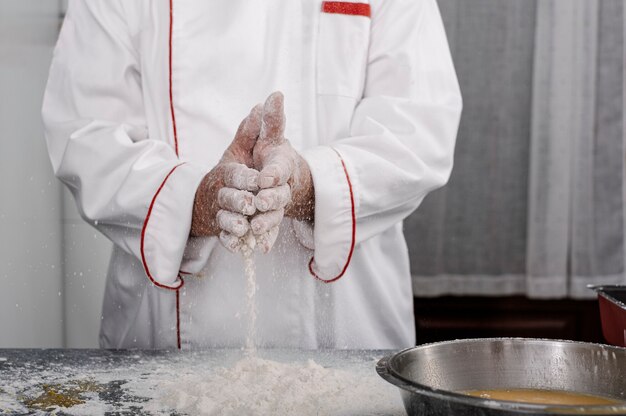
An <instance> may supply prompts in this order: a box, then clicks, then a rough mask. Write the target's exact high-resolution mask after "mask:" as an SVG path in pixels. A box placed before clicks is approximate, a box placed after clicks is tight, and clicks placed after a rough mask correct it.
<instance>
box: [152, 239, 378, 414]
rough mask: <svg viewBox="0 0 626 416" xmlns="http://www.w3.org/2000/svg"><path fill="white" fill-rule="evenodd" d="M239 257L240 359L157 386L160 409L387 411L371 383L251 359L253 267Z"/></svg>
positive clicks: (311, 366) (306, 366) (246, 253)
mask: <svg viewBox="0 0 626 416" xmlns="http://www.w3.org/2000/svg"><path fill="white" fill-rule="evenodd" d="M242 253H243V257H244V266H245V274H246V309H247V315H248V333H247V339H246V354H245V357H244V358H243V359H241V360H240V361H239V362H237V363H236V364H235V365H234V366H232V367H231V368H219V369H216V370H215V371H214V372H213V374H211V375H207V374H203V373H202V372H200V373H193V372H191V373H188V374H182V375H179V377H177V378H176V380H174V381H171V382H169V381H163V382H161V383H160V385H159V388H162V390H161V391H160V393H159V396H160V399H159V403H160V405H163V406H166V407H168V408H171V409H173V410H176V411H178V412H182V413H185V414H190V415H220V416H229V415H233V416H234V415H237V416H239V415H275V416H281V415H300V416H309V415H311V416H317V415H328V414H342V410H343V409H346V405H347V404H349V408H350V409H351V410H354V409H355V408H358V409H363V411H366V412H367V414H377V413H378V412H377V410H380V412H383V411H384V410H385V409H387V408H388V406H389V395H388V394H386V393H384V392H381V391H380V385H379V384H377V383H375V382H374V381H372V380H371V379H367V380H364V379H363V378H362V377H360V376H359V375H358V374H354V373H352V372H348V371H344V370H337V369H329V368H324V367H322V366H320V365H318V364H317V363H315V362H314V361H313V360H309V361H308V362H307V363H303V362H300V363H281V362H276V361H271V360H266V359H262V358H260V357H258V356H257V355H256V348H255V340H254V339H255V326H256V302H255V293H256V290H257V287H256V275H255V265H254V258H253V253H252V250H251V249H250V248H249V247H245V246H244V248H243V250H242ZM372 367H373V365H372Z"/></svg>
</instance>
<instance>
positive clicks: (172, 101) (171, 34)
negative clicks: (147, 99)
mask: <svg viewBox="0 0 626 416" xmlns="http://www.w3.org/2000/svg"><path fill="white" fill-rule="evenodd" d="M173 31H174V0H170V39H169V48H170V49H169V81H170V113H171V114H172V129H173V130H174V150H175V151H176V156H178V129H177V128H176V112H175V111H174V92H173V89H174V87H173V82H172V48H173V46H172V43H173V42H172V37H173Z"/></svg>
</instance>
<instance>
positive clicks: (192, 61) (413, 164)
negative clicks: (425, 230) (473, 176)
mask: <svg viewBox="0 0 626 416" xmlns="http://www.w3.org/2000/svg"><path fill="white" fill-rule="evenodd" d="M359 1H361V0H359ZM275 90H280V91H282V92H283V93H284V95H285V99H286V115H287V128H286V137H287V138H288V139H289V140H290V141H291V143H292V145H293V146H294V148H295V149H296V150H298V151H299V152H300V153H301V154H302V155H303V157H304V158H305V160H306V161H307V162H308V164H309V166H310V169H311V172H312V176H313V181H314V185H315V220H314V224H313V226H311V225H308V224H304V223H298V222H296V221H294V220H292V219H289V218H287V219H285V220H284V221H283V223H282V226H281V233H280V235H279V238H278V242H277V244H276V246H275V247H274V249H273V251H272V252H271V253H270V254H268V255H262V254H256V259H255V260H256V273H257V279H258V292H257V309H258V318H257V343H258V344H259V345H260V346H264V347H295V348H326V347H329V348H400V347H406V346H410V345H412V344H413V343H414V341H415V332H414V331H415V330H414V320H413V304H412V301H413V295H412V290H411V280H410V272H409V261H408V252H407V247H406V244H405V240H404V237H403V233H402V220H403V219H404V218H405V217H407V216H408V215H409V214H410V213H411V212H413V211H414V210H415V209H416V208H417V207H418V205H419V204H420V203H421V201H422V200H423V198H424V197H425V196H426V194H428V193H429V192H430V191H432V190H433V189H435V188H438V187H440V186H442V185H443V184H444V183H445V182H446V181H447V179H448V177H449V174H450V171H451V168H452V159H453V152H454V143H455V137H456V133H457V128H458V123H459V118H460V113H461V107H462V102H461V95H460V91H459V86H458V82H457V78H456V75H455V71H454V67H453V63H452V60H451V57H450V52H449V48H448V45H447V41H446V36H445V33H444V28H443V25H442V21H441V17H440V15H439V11H438V8H437V4H436V1H435V0H371V1H370V2H369V3H367V2H346V1H344V2H322V1H320V0H257V1H248V0H229V1H219V2H218V1H207V0H186V1H182V0H73V1H72V0H70V4H69V10H68V14H67V17H66V19H65V23H64V24H63V28H62V31H61V35H60V39H59V41H58V44H57V47H56V49H55V52H54V59H53V63H52V67H51V70H50V78H49V81H48V85H47V90H46V94H45V99H44V106H43V117H44V122H45V127H46V139H47V144H48V148H49V153H50V158H51V161H52V165H53V168H54V171H55V173H56V175H57V176H58V178H59V179H60V180H61V181H63V182H64V183H65V184H66V185H67V186H68V188H69V189H70V190H71V192H72V194H73V196H74V198H75V200H76V203H77V206H78V209H79V211H80V213H81V215H82V217H83V218H84V219H85V220H86V221H88V222H89V223H91V224H93V226H94V227H96V228H97V229H98V230H100V231H101V232H102V233H103V234H105V235H106V236H107V237H108V238H109V239H110V240H111V241H112V242H113V243H114V249H113V253H112V257H111V262H110V267H109V273H108V277H107V282H106V290H105V296H104V303H103V312H102V317H103V318H102V324H101V331H100V343H101V346H102V347H109V348H128V347H140V348H163V347H176V346H178V347H179V348H180V347H182V348H192V347H239V346H241V345H243V344H244V339H245V336H246V330H247V322H248V320H247V319H246V308H245V276H244V272H243V261H242V259H241V256H240V255H239V254H232V253H230V252H228V251H227V250H226V249H224V248H223V247H222V246H221V245H220V244H219V242H218V240H217V238H215V237H210V238H190V237H189V230H190V225H191V214H192V209H193V202H194V196H195V191H196V188H197V186H198V185H199V183H200V181H201V180H202V178H203V177H204V175H205V174H206V173H207V172H208V171H209V170H211V169H212V167H214V166H215V165H216V164H217V163H218V161H219V159H220V157H221V155H222V153H223V152H224V150H225V149H226V147H227V146H228V145H229V144H230V142H231V141H232V138H233V137H234V133H235V130H236V128H237V126H238V125H239V123H240V121H241V120H242V119H243V118H244V117H245V116H246V115H247V114H248V112H249V110H250V109H251V108H252V107H253V105H254V104H256V103H259V102H262V101H263V100H264V99H265V97H266V96H267V95H268V94H270V93H271V92H273V91H275ZM415 238H420V236H415ZM329 282H332V283H329Z"/></svg>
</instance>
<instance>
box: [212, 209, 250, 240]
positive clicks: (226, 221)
mask: <svg viewBox="0 0 626 416" xmlns="http://www.w3.org/2000/svg"><path fill="white" fill-rule="evenodd" d="M217 224H218V225H219V227H220V228H221V229H222V230H224V231H227V232H229V233H231V234H234V235H235V236H237V237H243V236H244V235H246V233H247V232H248V230H249V229H250V223H249V222H248V220H247V219H246V217H244V216H243V215H241V214H237V213H235V212H230V211H225V210H220V211H218V213H217Z"/></svg>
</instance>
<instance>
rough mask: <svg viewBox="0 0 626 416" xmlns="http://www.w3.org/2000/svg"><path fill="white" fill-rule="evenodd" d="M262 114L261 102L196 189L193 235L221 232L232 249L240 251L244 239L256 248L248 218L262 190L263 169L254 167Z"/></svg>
mask: <svg viewBox="0 0 626 416" xmlns="http://www.w3.org/2000/svg"><path fill="white" fill-rule="evenodd" d="M261 113H262V106H261V105H260V104H259V105H257V106H256V107H254V108H253V109H252V111H251V112H250V114H249V115H248V117H246V118H245V119H244V120H243V121H242V122H241V124H240V125H239V129H238V130H237V133H236V134H235V138H234V139H233V141H232V143H231V144H230V146H229V147H228V149H226V151H225V152H224V155H223V156H222V159H221V160H220V162H219V163H218V164H217V166H215V168H213V170H211V171H210V172H209V173H207V174H206V176H205V177H204V179H203V180H202V182H201V183H200V186H199V187H198V190H197V191H196V197H195V201H194V207H193V216H192V222H191V235H192V236H194V237H200V236H216V235H219V236H220V241H221V242H222V243H223V244H224V245H225V246H226V248H228V249H229V250H231V251H238V250H239V249H240V248H241V245H242V243H243V242H244V241H245V243H246V244H248V245H249V246H252V248H254V237H253V236H252V234H251V233H249V232H248V231H249V230H250V224H249V222H248V219H247V217H248V216H251V215H253V214H254V213H255V212H256V207H255V205H254V194H253V192H256V191H257V190H258V185H257V182H258V175H259V172H258V171H257V170H255V169H252V168H250V166H252V165H253V159H252V150H253V148H254V145H255V143H256V141H257V138H258V137H259V133H260V130H261Z"/></svg>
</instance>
